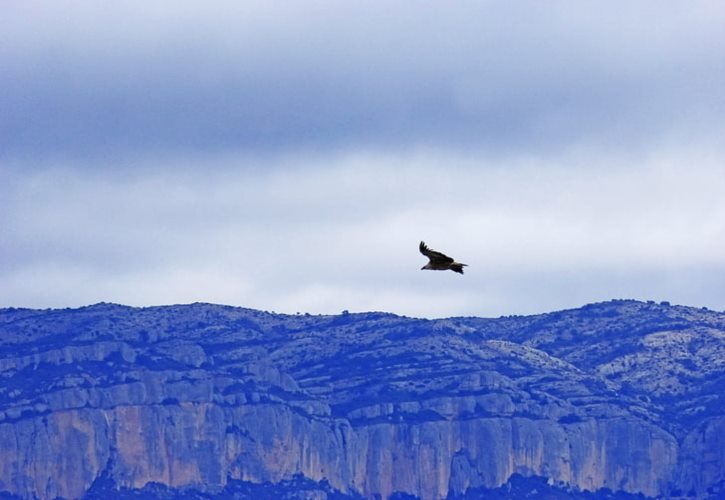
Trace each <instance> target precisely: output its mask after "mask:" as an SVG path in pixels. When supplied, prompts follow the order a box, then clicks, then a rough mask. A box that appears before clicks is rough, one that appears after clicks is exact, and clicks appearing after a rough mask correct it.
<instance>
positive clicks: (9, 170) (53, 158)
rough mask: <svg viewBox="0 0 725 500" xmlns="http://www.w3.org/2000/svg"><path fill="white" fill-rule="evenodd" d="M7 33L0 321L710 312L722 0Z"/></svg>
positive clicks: (303, 15)
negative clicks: (66, 311)
mask: <svg viewBox="0 0 725 500" xmlns="http://www.w3.org/2000/svg"><path fill="white" fill-rule="evenodd" d="M2 11H3V14H2V16H0V75H2V76H0V307H3V306H20V307H75V306H80V305H85V304H90V303H95V302H99V301H109V302H118V303H123V304H129V305H158V304H172V303H187V302H194V301H203V302H215V303H224V304H231V305H238V306H245V307H253V308H258V309H264V310H274V311H277V312H287V313H295V312H310V313H338V312H340V311H342V310H344V309H347V310H350V311H367V310H383V311H390V312H394V313H396V314H405V315H410V316H423V317H444V316H454V315H476V316H498V315H507V314H527V313H536V312H545V311H550V310H555V309H563V308H569V307H578V306H581V305H583V304H586V303H590V302H594V301H601V300H608V299H613V298H635V299H640V300H649V299H652V300H657V301H661V300H668V301H670V302H673V303H679V304H685V305H692V306H707V307H710V308H713V309H718V310H723V309H725V34H723V33H724V31H723V26H725V4H723V3H722V2H719V1H689V2H665V3H663V2H659V1H641V2H625V1H621V2H612V1H611V0H610V1H606V2H605V1H601V2H600V1H592V2H579V1H574V0H571V1H552V2H539V1H520V2H505V1H496V2H492V1H476V2H473V1H471V2H467V1H462V2H455V3H454V2H424V3H421V2H414V1H406V2H403V1H386V2H382V1H381V2H325V1H302V2H274V1H272V2H270V1H260V2H236V1H218V2H190V1H173V2H172V1H158V2H141V1H126V2H106V1H103V2H100V1H99V2H83V1H50V0H48V1H43V2H40V1H39V2H33V1H9V2H5V3H4V4H3V7H2ZM420 240H425V241H426V242H427V243H428V245H429V246H430V247H432V248H434V249H437V250H441V251H444V252H446V253H448V254H449V255H451V256H453V257H455V258H456V259H457V260H459V261H461V262H464V263H466V264H468V265H469V267H467V268H466V274H465V275H464V276H460V275H457V274H455V273H452V272H431V271H421V270H420V268H421V267H422V266H423V265H424V264H425V263H426V259H425V258H424V257H423V256H422V255H420V254H419V253H418V249H417V246H418V242H419V241H420Z"/></svg>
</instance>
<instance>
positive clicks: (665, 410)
mask: <svg viewBox="0 0 725 500" xmlns="http://www.w3.org/2000/svg"><path fill="white" fill-rule="evenodd" d="M0 377H2V384H0V491H2V492H5V494H6V495H17V496H19V497H22V498H34V497H37V498H44V499H45V498H55V497H63V498H81V497H83V496H84V495H85V496H86V497H88V498H95V497H98V498H102V497H103V492H106V493H107V492H109V491H112V492H114V494H116V495H117V496H122V494H123V493H124V492H127V493H129V494H132V492H138V491H139V490H142V491H145V492H146V493H147V494H148V495H151V496H154V495H156V496H157V497H159V498H161V497H164V495H169V494H170V493H169V492H180V491H186V492H192V491H193V492H196V493H195V494H198V495H199V497H200V498H201V497H205V498H208V497H213V496H214V495H219V494H221V493H223V492H225V493H226V494H231V493H233V494H235V495H237V496H238V497H244V496H245V494H244V492H245V491H252V490H254V491H255V492H256V493H254V496H255V497H257V498H262V497H263V496H264V495H263V494H262V493H263V492H264V491H267V492H268V493H269V492H272V491H274V492H276V493H269V495H271V496H270V498H275V495H276V498H281V493H280V491H287V492H288V493H289V492H292V493H289V494H293V493H294V491H298V492H299V491H302V490H304V491H306V493H305V495H307V496H303V497H304V498H356V497H358V498H359V497H364V498H375V497H376V496H378V497H382V498H389V497H391V496H395V495H397V496H401V495H403V494H408V495H413V496H417V497H420V498H422V499H437V498H445V497H447V496H448V497H451V498H454V497H460V498H465V497H466V496H467V495H468V496H471V495H474V494H475V492H480V491H484V490H485V491H493V490H495V489H496V488H500V487H502V485H506V484H509V486H508V487H509V488H510V483H507V482H509V481H510V480H511V478H520V477H523V478H527V477H528V478H544V481H545V483H544V484H547V485H548V486H549V487H551V488H555V489H558V490H559V491H566V492H569V494H570V495H573V496H576V495H584V494H585V493H584V491H585V490H589V491H592V492H593V491H612V492H621V493H622V494H625V493H630V494H640V493H641V494H643V495H646V496H652V497H654V496H658V495H662V496H677V495H681V496H687V495H689V496H692V497H699V498H708V497H712V498H716V497H717V495H719V494H721V492H723V485H725V404H724V401H725V399H724V398H725V314H724V313H719V312H713V311H708V310H703V309H694V308H687V307H681V306H670V305H669V304H666V303H663V304H655V303H651V302H650V303H641V302H635V301H613V302H608V303H602V304H593V305H590V306H585V307H583V308H581V309H575V310H569V311H560V312H556V313H550V314H543V315H537V316H527V317H505V318H498V319H481V318H450V319H444V320H422V319H415V318H406V317H399V316H395V315H392V314H383V313H364V314H348V313H343V314H342V315H337V316H310V315H294V316H290V315H279V314H272V313H266V312H261V311H254V310H249V309H242V308H233V307H226V306H217V305H210V304H192V305H185V306H168V307H151V308H130V307H125V306H120V305H114V304H97V305H93V306H89V307H84V308H80V309H65V310H29V309H2V310H0ZM245 488H246V489H245ZM255 488H256V489H255ZM259 488H262V489H261V490H260V489H259ZM264 488H267V489H266V490H265V489H264ZM275 488H277V489H276V490H275ZM280 488H281V489H280ZM539 489H541V488H539ZM260 492H262V493H260ZM250 495H252V494H251V493H250ZM0 496H1V495H0ZM292 497H293V496H290V498H292ZM194 498H196V497H194ZM471 498H473V496H471Z"/></svg>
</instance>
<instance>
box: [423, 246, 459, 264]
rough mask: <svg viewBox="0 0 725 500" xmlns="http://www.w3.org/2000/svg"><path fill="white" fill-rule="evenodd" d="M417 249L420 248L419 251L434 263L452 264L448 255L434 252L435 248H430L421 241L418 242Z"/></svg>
mask: <svg viewBox="0 0 725 500" xmlns="http://www.w3.org/2000/svg"><path fill="white" fill-rule="evenodd" d="M418 249H419V250H420V253H422V254H423V255H425V256H426V257H428V258H429V259H430V261H431V262H433V263H435V264H452V263H453V259H451V258H450V257H448V256H447V255H445V254H442V253H440V252H436V251H435V250H431V249H430V248H428V247H427V246H426V245H425V243H423V242H422V241H421V242H420V246H419V247H418Z"/></svg>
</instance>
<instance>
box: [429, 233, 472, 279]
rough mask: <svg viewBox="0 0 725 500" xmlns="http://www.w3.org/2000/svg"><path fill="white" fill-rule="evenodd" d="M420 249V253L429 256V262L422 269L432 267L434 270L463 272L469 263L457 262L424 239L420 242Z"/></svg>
mask: <svg viewBox="0 0 725 500" xmlns="http://www.w3.org/2000/svg"><path fill="white" fill-rule="evenodd" d="M418 249H419V250H420V253H422V254H423V255H425V256H426V257H428V263H427V264H426V265H424V266H423V267H421V270H422V269H430V270H432V271H447V270H448V269H450V270H451V271H453V272H456V273H460V274H463V266H467V265H468V264H461V263H460V262H456V261H454V260H453V259H451V258H450V257H448V256H447V255H446V254H443V253H440V252H436V251H435V250H431V249H430V248H428V247H427V246H426V245H425V243H424V242H422V241H421V242H420V246H419V247H418Z"/></svg>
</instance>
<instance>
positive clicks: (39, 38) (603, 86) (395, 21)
mask: <svg viewBox="0 0 725 500" xmlns="http://www.w3.org/2000/svg"><path fill="white" fill-rule="evenodd" d="M724 11H725V9H723V8H722V7H720V6H719V4H717V3H713V2H705V1H701V2H690V3H688V5H687V7H686V8H684V7H682V8H680V7H678V6H668V7H662V6H661V4H660V3H657V2H638V3H637V5H635V6H625V7H622V6H619V7H618V8H616V9H614V8H612V6H611V4H608V3H600V2H594V3H588V4H582V5H571V3H570V2H553V3H549V4H547V5H545V6H544V5H541V4H540V3H537V2H523V3H517V4H515V5H507V4H503V3H498V2H482V3H479V2H461V3H457V4H456V5H449V4H444V3H436V4H429V5H427V6H425V7H424V8H421V6H419V5H417V4H413V3H410V2H392V3H391V2H385V3H382V2H381V3H376V2H373V3H366V4H360V5H357V6H352V5H349V4H335V3H328V2H305V3H296V4H294V5H285V6H284V9H282V8H280V7H278V6H275V5H274V4H270V3H268V2H244V3H243V4H239V3H237V2H215V4H214V5H206V4H205V5H203V6H202V5H201V4H199V3H197V2H174V3H173V5H172V4H164V3H160V4H156V5H155V6H153V7H151V6H148V5H147V4H146V3H141V2H133V1H132V2H123V3H121V4H107V3H105V4H98V5H89V4H87V3H83V2H53V3H52V4H47V3H46V2H27V3H25V2H24V3H23V4H16V5H13V6H10V7H8V9H6V12H5V15H4V16H3V20H2V21H0V23H2V24H0V31H2V32H3V33H4V34H3V35H0V36H2V37H3V40H4V42H5V43H3V44H2V47H3V48H2V49H0V69H1V70H2V73H3V75H4V77H3V79H2V81H1V82H0V109H2V110H3V113H2V114H0V132H2V134H0V136H2V137H3V139H2V141H3V144H2V148H1V149H0V151H2V153H0V155H2V156H0V158H5V160H6V161H10V160H14V161H18V162H23V161H24V159H32V160H34V161H36V162H37V161H41V160H46V159H48V158H50V159H58V158H61V159H63V158H65V159H70V160H71V161H77V160H79V159H86V160H88V159H93V160H96V165H97V166H96V167H95V168H104V165H106V164H107V163H111V164H113V165H114V166H115V167H117V166H118V164H121V163H123V164H124V165H125V166H126V168H130V167H132V166H133V165H134V164H135V163H134V162H135V161H137V160H138V158H144V157H147V156H149V155H155V156H157V157H164V156H165V155H169V154H172V155H173V154H180V153H183V154H186V155H195V154H201V155H202V156H203V155H207V154H209V153H219V154H224V153H228V154H240V153H245V152H246V153H250V154H258V155H259V154H261V155H268V154H276V153H279V152H287V153H289V152H292V151H298V150H307V151H310V152H320V151H333V150H335V151H338V152H347V151H350V150H370V149H373V150H381V149H384V150H388V151H393V152H394V151H400V150H409V149H417V148H420V147H435V148H443V149H451V150H453V151H457V150H461V149H468V150H475V151H481V152H483V153H485V154H490V155H494V156H504V157H505V156H508V155H511V154H516V153H517V152H519V151H521V150H526V151H527V152H529V153H535V154H559V153H560V152H562V151H566V150H568V149H571V148H576V147H582V146H584V147H594V146H597V147H599V148H603V149H609V148H612V147H617V148H621V147H627V148H640V149H642V150H647V149H648V148H650V147H653V145H656V144H659V143H662V142H664V143H667V142H668V141H671V140H672V138H673V137H676V138H679V139H680V140H687V139H698V140H702V138H703V136H707V135H712V134H716V135H717V136H719V137H720V138H721V137H722V135H723V134H722V132H723V126H722V124H721V122H722V120H720V117H721V116H722V115H723V112H724V111H725V109H723V107H724V106H725V102H724V101H723V99H722V94H721V92H720V89H721V88H723V86H724V84H725V62H723V61H725V57H724V56H725V53H724V52H723V51H725V49H724V48H722V43H720V41H721V34H720V32H721V27H722V24H723V21H725V19H724V18H725V12H724ZM109 159H110V160H114V161H110V162H109V161H108V160H109ZM104 160H105V161H104Z"/></svg>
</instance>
